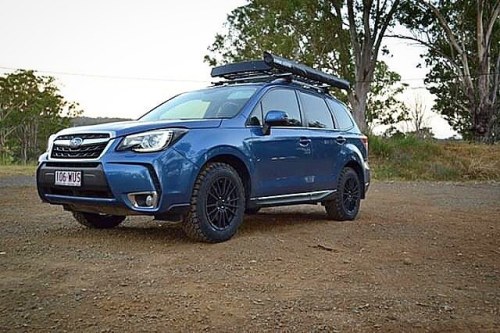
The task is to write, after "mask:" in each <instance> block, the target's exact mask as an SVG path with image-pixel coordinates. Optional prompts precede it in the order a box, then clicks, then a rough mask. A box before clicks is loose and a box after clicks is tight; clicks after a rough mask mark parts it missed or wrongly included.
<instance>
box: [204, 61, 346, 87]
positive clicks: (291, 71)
mask: <svg viewBox="0 0 500 333" xmlns="http://www.w3.org/2000/svg"><path fill="white" fill-rule="evenodd" d="M211 75H212V77H220V78H223V79H225V80H227V81H220V82H216V83H215V84H224V83H236V82H255V81H266V80H270V79H276V78H283V77H285V78H288V79H289V80H290V81H295V82H297V83H302V84H306V85H307V86H310V87H312V88H316V89H322V90H324V89H326V88H328V87H336V88H340V89H346V90H347V89H349V82H347V81H346V80H343V79H340V78H338V77H336V76H333V75H330V74H326V73H323V72H321V71H319V70H316V69H313V68H311V67H309V66H306V65H304V64H300V63H297V62H295V61H292V60H288V59H285V58H282V57H278V56H275V55H272V54H271V53H269V52H264V59H263V60H252V61H244V62H237V63H232V64H227V65H222V66H217V67H214V68H212V72H211Z"/></svg>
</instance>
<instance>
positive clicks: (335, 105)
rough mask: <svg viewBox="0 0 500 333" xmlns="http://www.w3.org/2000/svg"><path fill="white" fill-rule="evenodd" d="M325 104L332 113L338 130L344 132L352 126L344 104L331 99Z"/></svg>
mask: <svg viewBox="0 0 500 333" xmlns="http://www.w3.org/2000/svg"><path fill="white" fill-rule="evenodd" d="M327 102H328V105H329V106H330V109H331V110H332V111H333V114H334V115H335V119H336V120H337V128H338V129H342V130H346V129H350V128H352V127H353V126H354V123H353V122H352V118H351V116H350V115H349V113H348V112H349V111H348V110H347V108H346V107H345V105H344V104H342V103H339V102H337V101H334V100H331V99H327Z"/></svg>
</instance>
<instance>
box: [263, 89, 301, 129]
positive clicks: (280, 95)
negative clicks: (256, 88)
mask: <svg viewBox="0 0 500 333" xmlns="http://www.w3.org/2000/svg"><path fill="white" fill-rule="evenodd" d="M261 103H262V111H263V113H264V114H267V113H268V112H269V111H284V112H286V113H287V114H288V122H289V125H290V126H302V121H301V119H300V111H299V104H298V103H297V96H296V95H295V91H293V90H290V89H274V90H271V91H270V92H268V93H267V94H266V96H264V98H262V102H261Z"/></svg>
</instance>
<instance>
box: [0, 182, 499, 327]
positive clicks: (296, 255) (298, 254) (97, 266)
mask: <svg viewBox="0 0 500 333" xmlns="http://www.w3.org/2000/svg"><path fill="white" fill-rule="evenodd" d="M499 201H500V184H498V183H496V184H470V183H468V184H447V183H398V182H395V183H375V184H373V186H372V189H371V191H370V193H369V195H368V199H367V200H366V201H364V202H363V205H362V208H361V214H360V218H359V219H358V220H357V221H356V222H348V223H345V222H344V223H339V222H332V221H327V220H325V218H324V214H323V209H322V207H321V206H297V207H288V208H279V209H266V210H263V211H262V213H260V214H258V215H256V216H247V217H246V218H245V222H244V225H243V227H242V228H241V230H240V231H239V233H238V234H237V236H236V237H235V238H233V239H232V240H231V241H229V242H226V243H223V244H215V245H208V244H200V243H193V242H191V241H190V240H189V239H187V238H186V237H185V236H184V235H183V233H182V231H181V230H180V229H178V228H177V229H176V228H172V227H169V226H168V225H166V224H158V223H156V222H151V221H149V220H148V219H145V218H129V219H128V220H127V221H126V222H125V223H124V224H123V225H122V226H120V227H118V228H116V229H113V230H104V231H99V230H89V229H85V228H83V227H80V226H79V225H78V224H77V223H76V222H74V221H73V220H72V218H71V215H70V214H69V213H67V212H64V211H63V210H62V208H60V207H55V206H50V205H47V204H41V203H40V201H39V199H38V197H37V195H36V193H35V188H34V187H33V186H23V187H20V186H12V184H11V185H9V186H1V184H0V276H1V278H0V331H3V332H11V331H13V332H32V331H33V332H35V331H36V332H48V331H50V332H53V331H70V332H71V331H84V332H141V331H144V332H177V331H184V332H196V331H214V332H219V331H222V332H244V331H252V332H265V331H281V332H344V331H359V332H366V331H374V332H400V331H405V332H428V331H430V332H476V331H483V332H498V331H500V241H499V237H500V204H499Z"/></svg>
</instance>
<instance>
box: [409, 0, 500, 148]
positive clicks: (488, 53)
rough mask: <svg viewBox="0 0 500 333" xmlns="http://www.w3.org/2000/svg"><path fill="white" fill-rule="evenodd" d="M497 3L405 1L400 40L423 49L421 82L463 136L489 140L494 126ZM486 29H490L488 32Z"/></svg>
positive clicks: (497, 126) (499, 52)
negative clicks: (407, 32)
mask: <svg viewBox="0 0 500 333" xmlns="http://www.w3.org/2000/svg"><path fill="white" fill-rule="evenodd" d="M499 11H500V1H499V0H495V1H485V0H476V1H472V0H467V1H433V2H425V1H422V0H413V1H406V2H405V4H404V6H403V7H402V10H401V11H400V15H399V20H400V22H401V23H403V24H404V25H406V26H407V27H408V28H409V29H410V30H411V32H412V35H411V36H402V37H403V38H406V39H410V40H412V41H417V42H418V43H420V44H422V45H424V46H426V47H427V49H428V51H427V53H426V54H424V56H423V57H424V59H425V63H426V65H427V66H428V67H429V68H430V72H429V73H428V75H427V78H426V80H425V82H426V84H427V85H428V89H429V91H430V92H431V93H432V94H434V95H435V96H436V100H435V105H434V108H433V109H434V110H435V111H436V112H438V113H440V114H442V115H443V116H444V118H445V119H446V120H447V121H448V122H449V124H450V125H451V126H452V127H453V128H454V129H455V130H457V131H458V132H459V133H460V134H462V136H463V137H464V138H467V139H475V140H479V141H488V140H490V141H491V140H493V139H494V137H495V131H496V132H497V133H496V134H497V138H498V134H500V133H498V131H499V130H500V123H499V121H500V120H499V119H500V114H499V111H498V110H499V97H500V96H499V94H500V92H499V90H498V83H499V76H500V74H499V72H500V19H499V18H498V13H499ZM490 28H491V30H490Z"/></svg>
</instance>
